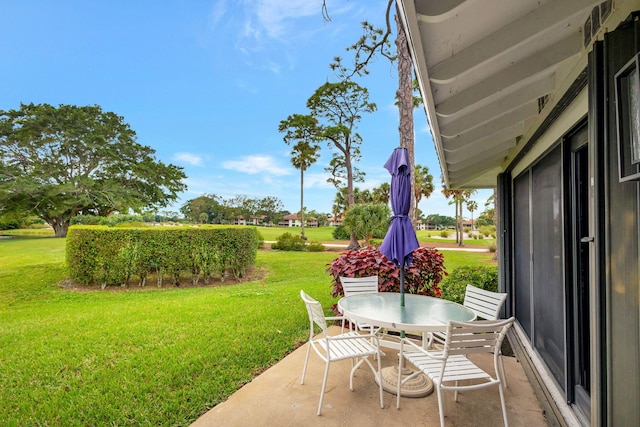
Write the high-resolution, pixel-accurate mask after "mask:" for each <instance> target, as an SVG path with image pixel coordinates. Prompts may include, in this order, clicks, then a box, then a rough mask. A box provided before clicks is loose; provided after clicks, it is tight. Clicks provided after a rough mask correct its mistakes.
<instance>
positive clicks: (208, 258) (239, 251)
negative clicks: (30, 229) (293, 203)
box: [67, 226, 258, 288]
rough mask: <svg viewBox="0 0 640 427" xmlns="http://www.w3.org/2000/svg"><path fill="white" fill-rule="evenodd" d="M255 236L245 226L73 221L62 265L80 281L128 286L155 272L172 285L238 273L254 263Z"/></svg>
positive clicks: (242, 272) (142, 282)
mask: <svg viewBox="0 0 640 427" xmlns="http://www.w3.org/2000/svg"><path fill="white" fill-rule="evenodd" d="M257 250H258V235H257V232H256V230H255V229H253V228H248V227H225V228H187V227H181V228H175V227H171V228H164V227H143V228H142V227H141V228H109V227H104V226H72V227H70V228H69V234H68V235H67V265H68V266H69V275H70V276H71V278H72V279H74V280H76V281H77V282H79V283H82V284H94V283H99V284H101V285H102V287H103V288H104V287H106V286H110V285H121V286H127V285H128V284H129V282H130V280H131V279H132V278H134V277H138V278H139V279H140V285H141V286H144V285H145V284H146V280H147V278H148V277H149V276H151V275H155V277H156V280H157V283H158V286H162V284H163V280H164V278H165V277H168V278H170V279H171V280H172V281H173V283H174V284H175V285H179V284H180V278H181V276H182V275H190V277H191V280H192V283H193V284H197V283H198V281H199V280H200V279H201V278H204V279H205V281H206V282H208V280H209V278H210V277H212V276H214V275H215V276H219V277H220V280H224V277H225V273H226V272H227V271H228V272H229V273H230V274H232V275H233V276H234V277H236V278H239V277H242V276H243V275H244V273H245V271H246V269H247V268H248V267H250V266H251V265H253V264H254V263H255V259H256V254H257Z"/></svg>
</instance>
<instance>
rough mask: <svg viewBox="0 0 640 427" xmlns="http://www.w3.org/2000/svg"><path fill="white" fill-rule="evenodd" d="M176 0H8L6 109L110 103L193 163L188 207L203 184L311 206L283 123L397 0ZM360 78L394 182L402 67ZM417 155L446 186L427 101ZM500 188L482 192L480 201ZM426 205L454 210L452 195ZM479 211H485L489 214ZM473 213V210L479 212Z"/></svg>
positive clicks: (316, 202)
mask: <svg viewBox="0 0 640 427" xmlns="http://www.w3.org/2000/svg"><path fill="white" fill-rule="evenodd" d="M327 3H328V6H329V12H330V14H331V18H332V20H331V22H324V21H323V19H322V13H321V4H322V1H321V0H209V1H204V0H192V1H186V0H181V1H179V0H163V1H147V0H136V1H128V0H127V1H124V0H110V1H90V0H85V1H82V0H77V1H65V0H59V1H55V2H53V1H28V2H5V4H3V6H2V19H1V21H2V25H0V81H2V86H3V88H2V92H1V93H0V110H7V109H13V108H18V107H19V105H20V102H23V103H29V102H34V103H49V104H52V105H58V104H73V105H94V104H98V105H100V106H101V107H102V108H103V109H104V110H106V111H113V112H115V113H117V114H118V115H120V116H123V117H124V120H125V121H126V122H127V123H129V124H130V126H131V128H132V129H133V130H135V131H136V133H137V136H138V142H139V143H140V144H143V145H148V146H150V147H152V148H154V149H155V150H156V157H157V158H158V159H160V160H162V161H163V162H166V163H172V164H175V165H178V166H181V167H183V168H184V170H185V173H186V174H187V176H188V178H187V180H186V184H187V186H188V190H187V191H186V192H184V193H183V194H181V195H180V199H179V201H178V202H177V203H176V204H175V205H174V206H172V207H171V210H175V211H177V210H178V208H179V206H181V205H182V204H184V202H186V201H187V200H189V199H192V198H195V197H198V196H200V195H202V194H205V193H209V194H217V195H219V196H222V197H224V198H229V197H233V196H236V195H245V196H248V197H250V198H262V197H266V196H276V197H278V198H279V199H280V200H282V202H283V204H284V206H285V209H287V210H290V211H292V212H295V211H297V210H298V209H299V206H300V200H299V194H300V188H299V185H300V179H299V178H300V176H299V172H298V171H297V170H296V169H294V168H293V166H291V163H290V156H289V152H290V148H289V147H288V146H287V145H285V144H284V142H283V140H282V136H283V135H282V134H280V133H279V132H278V130H277V129H278V124H279V122H280V121H281V120H283V119H286V118H287V116H289V115H290V114H293V113H300V114H306V113H307V110H306V107H305V104H306V100H307V99H308V98H309V96H311V95H312V94H313V92H314V91H315V89H317V88H318V87H319V86H320V85H322V84H323V83H324V82H326V81H335V80H336V77H335V75H334V73H333V71H331V70H330V69H329V63H330V62H332V60H333V57H334V56H342V57H344V58H345V59H347V58H350V56H349V53H348V52H346V51H345V48H346V47H347V46H349V45H350V44H352V43H354V42H355V41H356V40H357V39H358V38H359V37H360V36H361V34H362V31H361V27H360V22H362V21H364V20H367V21H369V22H372V23H374V24H378V25H381V24H382V22H383V19H384V11H385V7H386V3H387V2H386V0H350V1H345V0H335V1H328V2H327ZM358 83H359V84H361V85H362V86H364V87H367V88H368V89H369V91H370V101H372V102H375V103H376V104H377V105H378V110H377V111H376V112H375V113H373V114H370V115H367V116H365V117H364V118H363V120H362V121H361V123H360V124H359V128H358V131H359V133H360V134H361V136H362V138H363V144H362V160H361V161H360V162H359V163H358V164H357V167H358V168H359V169H360V170H362V171H364V172H365V173H366V178H365V180H366V181H365V182H364V183H357V184H356V185H357V186H358V187H360V188H362V189H364V188H369V189H370V188H373V187H376V186H378V185H380V183H382V182H388V181H389V175H388V174H387V172H386V170H385V169H384V168H383V164H384V163H385V161H386V160H387V158H388V157H389V155H390V154H391V152H392V151H393V148H394V147H396V146H397V145H398V141H399V139H398V112H397V108H396V107H395V106H394V105H393V103H394V95H395V90H396V87H397V73H396V71H395V66H392V65H390V64H389V62H388V61H387V60H386V59H383V58H381V59H379V60H378V61H377V62H376V63H375V64H374V65H373V67H372V69H371V74H370V75H369V76H366V77H364V78H362V79H360V80H358ZM415 122H416V126H415V129H416V163H418V164H421V165H426V166H428V167H429V169H430V171H431V173H432V174H433V175H434V182H435V183H436V184H437V187H438V189H439V188H440V174H441V172H440V167H439V165H438V162H437V159H436V155H435V152H434V148H433V141H432V139H431V136H430V134H429V130H428V127H427V120H426V117H425V114H424V111H423V110H422V109H418V110H416V111H415ZM330 159H331V154H330V151H329V149H328V148H325V149H324V150H323V152H322V156H321V157H320V159H319V160H318V162H317V163H315V164H314V165H313V166H312V167H311V168H310V169H309V170H308V171H307V172H306V173H305V206H306V207H307V209H310V210H311V209H313V210H316V211H319V212H325V213H329V212H330V211H331V206H332V204H333V199H334V196H335V193H336V190H335V188H334V187H333V186H332V185H330V184H328V183H327V182H326V178H327V175H326V174H325V172H324V168H325V166H326V165H327V164H328V163H329V161H330ZM490 194H491V192H490V191H488V190H483V191H480V192H478V194H477V195H476V196H475V197H474V199H475V200H476V201H477V202H478V205H479V211H480V212H481V211H483V210H484V203H485V201H486V199H487V197H489V195H490ZM420 209H422V211H423V212H425V213H426V214H430V213H438V214H442V215H449V216H454V208H453V206H451V205H448V203H447V200H446V199H444V197H443V196H442V194H441V192H440V191H439V190H438V191H436V192H434V194H433V195H432V196H431V198H429V199H427V200H425V199H423V200H422V202H421V203H420ZM478 213H479V212H475V213H474V216H475V217H477V215H478ZM467 214H468V212H467Z"/></svg>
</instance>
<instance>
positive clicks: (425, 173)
mask: <svg viewBox="0 0 640 427" xmlns="http://www.w3.org/2000/svg"><path fill="white" fill-rule="evenodd" d="M415 179H416V184H415V186H414V187H413V191H414V193H415V197H416V207H417V206H418V204H419V203H420V200H422V197H423V196H424V198H425V199H428V198H429V197H430V196H431V193H433V190H434V189H435V187H434V186H433V175H431V174H430V173H429V167H428V166H421V165H416V168H415Z"/></svg>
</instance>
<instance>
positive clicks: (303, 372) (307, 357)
mask: <svg viewBox="0 0 640 427" xmlns="http://www.w3.org/2000/svg"><path fill="white" fill-rule="evenodd" d="M309 352H311V343H310V342H308V343H307V356H306V357H305V358H304V367H303V368H302V378H301V379H300V384H304V376H305V374H306V373H307V363H308V362H309Z"/></svg>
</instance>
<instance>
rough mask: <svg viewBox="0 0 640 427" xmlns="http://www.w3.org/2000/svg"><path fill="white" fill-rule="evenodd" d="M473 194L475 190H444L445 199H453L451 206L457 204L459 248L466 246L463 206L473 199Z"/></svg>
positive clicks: (457, 241)
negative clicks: (470, 198)
mask: <svg viewBox="0 0 640 427" xmlns="http://www.w3.org/2000/svg"><path fill="white" fill-rule="evenodd" d="M442 182H443V184H444V178H442ZM473 193H475V190H472V191H468V190H460V189H458V190H451V189H449V188H446V187H444V188H443V189H442V194H444V197H446V198H447V199H448V198H450V197H451V198H452V199H453V200H452V201H451V202H449V204H455V206H456V243H457V244H458V245H459V246H464V238H463V235H462V204H463V203H464V202H466V201H467V200H469V197H471V195H472V194H473Z"/></svg>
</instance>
